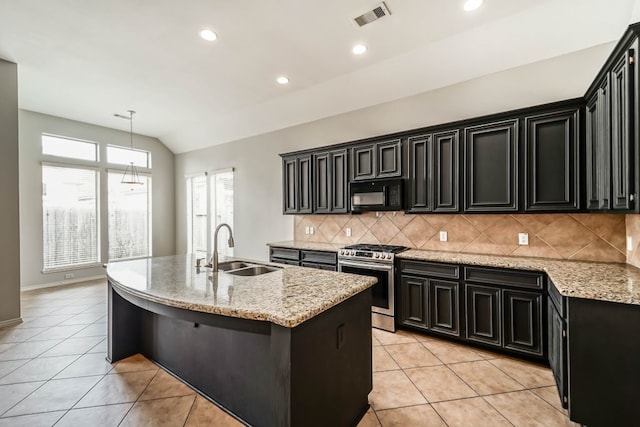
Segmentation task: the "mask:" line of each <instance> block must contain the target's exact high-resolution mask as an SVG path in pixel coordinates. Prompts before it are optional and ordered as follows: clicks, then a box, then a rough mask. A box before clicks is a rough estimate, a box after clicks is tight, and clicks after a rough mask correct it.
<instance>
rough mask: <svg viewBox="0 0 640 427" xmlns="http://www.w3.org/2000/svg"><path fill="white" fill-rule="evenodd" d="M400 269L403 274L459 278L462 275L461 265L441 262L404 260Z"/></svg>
mask: <svg viewBox="0 0 640 427" xmlns="http://www.w3.org/2000/svg"><path fill="white" fill-rule="evenodd" d="M400 269H401V271H402V273H403V274H405V273H408V274H418V275H422V276H430V277H444V278H448V279H457V278H459V277H460V267H459V266H457V265H453V264H443V263H439V262H427V261H407V260H402V263H401V264H400Z"/></svg>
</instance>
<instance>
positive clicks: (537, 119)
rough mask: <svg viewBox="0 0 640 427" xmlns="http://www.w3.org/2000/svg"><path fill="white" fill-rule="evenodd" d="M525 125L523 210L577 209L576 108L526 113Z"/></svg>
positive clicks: (577, 155)
mask: <svg viewBox="0 0 640 427" xmlns="http://www.w3.org/2000/svg"><path fill="white" fill-rule="evenodd" d="M525 129H526V133H525V168H526V171H525V210H527V211H536V210H554V211H570V210H577V209H578V208H579V204H578V198H579V195H580V191H579V187H578V185H579V182H580V179H579V170H578V169H579V168H578V165H579V161H578V159H579V154H578V129H579V127H578V111H577V110H569V111H558V112H552V113H548V114H542V115H537V116H530V117H527V118H525Z"/></svg>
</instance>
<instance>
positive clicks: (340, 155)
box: [313, 149, 349, 213]
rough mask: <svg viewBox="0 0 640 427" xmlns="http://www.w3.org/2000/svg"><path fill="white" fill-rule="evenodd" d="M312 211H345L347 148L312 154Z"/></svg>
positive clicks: (346, 197)
mask: <svg viewBox="0 0 640 427" xmlns="http://www.w3.org/2000/svg"><path fill="white" fill-rule="evenodd" d="M313 177H314V180H313V190H314V191H313V212H314V213H346V212H347V207H348V198H349V196H348V177H347V150H346V149H339V150H332V151H323V152H319V153H314V154H313Z"/></svg>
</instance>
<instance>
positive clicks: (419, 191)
mask: <svg viewBox="0 0 640 427" xmlns="http://www.w3.org/2000/svg"><path fill="white" fill-rule="evenodd" d="M408 145H409V209H408V211H409V212H429V211H431V194H432V192H431V165H432V163H433V162H432V159H431V153H432V150H431V135H421V136H416V137H411V138H409V141H408Z"/></svg>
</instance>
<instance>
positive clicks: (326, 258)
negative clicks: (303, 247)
mask: <svg viewBox="0 0 640 427" xmlns="http://www.w3.org/2000/svg"><path fill="white" fill-rule="evenodd" d="M300 259H301V260H302V261H304V262H315V263H320V264H333V265H335V263H336V261H337V259H338V254H337V253H335V252H320V251H302V252H301V257H300Z"/></svg>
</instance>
